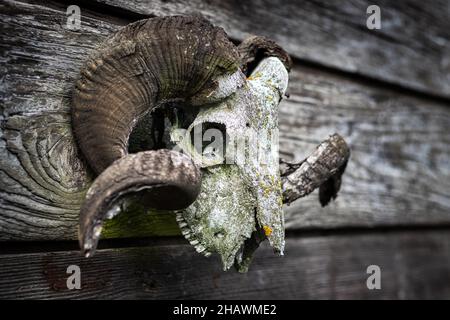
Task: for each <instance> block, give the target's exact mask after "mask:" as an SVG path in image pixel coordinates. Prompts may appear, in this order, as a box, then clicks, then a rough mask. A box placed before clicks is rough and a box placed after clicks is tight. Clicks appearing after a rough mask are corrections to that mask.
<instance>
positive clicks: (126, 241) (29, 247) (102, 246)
mask: <svg viewBox="0 0 450 320" xmlns="http://www.w3.org/2000/svg"><path fill="white" fill-rule="evenodd" d="M433 231H434V232H441V231H443V232H450V223H448V224H441V225H435V224H429V225H427V224H423V225H391V226H380V227H376V228H365V227H341V228H331V229H317V228H311V229H301V230H298V229H296V230H286V238H288V239H307V238H316V237H321V238H327V237H335V236H347V237H352V236H355V237H358V236H364V235H382V234H386V235H387V234H390V235H392V234H396V233H404V232H408V233H418V234H420V233H423V232H433ZM1 244H2V245H1V247H0V256H1V255H11V254H12V255H14V254H27V253H48V252H61V251H79V244H78V241H76V240H62V241H5V242H2V243H1ZM187 244H188V241H187V240H186V239H184V238H183V237H182V236H163V237H142V238H112V239H101V240H100V242H99V244H98V249H97V250H106V249H120V248H142V247H150V246H166V245H175V246H177V245H178V246H179V245H187Z"/></svg>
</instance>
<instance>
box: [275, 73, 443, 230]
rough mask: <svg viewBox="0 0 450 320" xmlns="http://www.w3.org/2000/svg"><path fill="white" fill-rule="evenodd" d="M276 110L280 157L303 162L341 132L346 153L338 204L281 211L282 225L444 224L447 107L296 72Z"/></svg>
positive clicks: (299, 204)
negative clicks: (330, 136)
mask: <svg viewBox="0 0 450 320" xmlns="http://www.w3.org/2000/svg"><path fill="white" fill-rule="evenodd" d="M289 91H290V98H289V99H287V100H286V101H284V104H282V105H281V106H280V131H281V137H280V152H281V156H282V157H285V158H288V159H291V160H292V159H293V160H298V161H300V160H302V159H304V158H305V157H306V156H307V155H309V154H310V153H311V152H312V151H313V150H314V148H315V146H316V145H317V144H319V143H320V141H321V140H322V139H323V138H324V137H326V136H327V135H328V134H330V133H333V132H338V133H339V134H341V135H342V136H343V137H344V138H345V139H346V141H347V143H348V144H349V145H350V150H351V156H350V161H349V163H348V166H347V170H346V173H345V174H344V178H343V184H342V187H341V191H340V193H339V196H338V198H337V201H334V202H332V203H331V204H330V205H329V206H328V207H325V208H320V209H319V208H318V206H317V201H318V194H317V192H314V194H312V195H311V196H309V197H307V198H304V199H300V200H298V201H296V202H294V204H292V205H291V206H289V207H287V208H286V216H287V228H298V227H311V228H329V227H332V228H334V227H344V226H377V225H396V224H400V225H404V224H416V223H418V224H430V223H436V224H439V223H448V218H449V217H450V140H449V139H450V136H449V134H448V128H449V126H450V113H449V111H450V109H449V108H448V105H444V104H438V103H433V102H430V101H427V100H424V99H419V98H413V97H410V96H408V95H404V94H398V93H396V92H395V91H392V90H389V89H387V88H385V87H376V86H368V85H365V84H360V83H358V82H356V81H353V80H347V79H344V78H342V77H339V76H335V75H332V74H329V73H328V74H327V73H323V72H318V71H315V70H313V69H311V68H305V67H299V66H297V67H296V68H295V69H294V72H292V73H291V75H290V86H289Z"/></svg>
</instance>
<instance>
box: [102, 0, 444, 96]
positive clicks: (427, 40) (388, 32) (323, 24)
mask: <svg viewBox="0 0 450 320" xmlns="http://www.w3.org/2000/svg"><path fill="white" fill-rule="evenodd" d="M96 2H98V3H103V4H107V5H108V6H111V7H114V8H121V9H125V10H127V11H129V12H133V13H139V14H142V15H157V16H159V15H167V14H192V13H200V14H202V15H204V16H205V17H207V18H208V19H210V20H211V21H212V22H213V23H215V24H218V25H221V26H223V27H224V28H225V29H226V30H227V32H228V34H229V35H230V36H231V37H233V38H235V39H237V40H243V39H244V38H246V37H247V36H249V35H250V34H257V35H262V36H267V37H269V38H272V39H274V40H275V41H276V42H277V43H279V44H280V45H281V46H283V47H284V48H285V49H286V50H287V51H288V52H289V53H290V54H291V55H292V56H294V57H297V58H301V59H304V60H307V61H311V62H314V63H318V64H321V65H325V66H329V67H332V68H336V69H339V70H343V71H346V72H351V73H355V74H361V75H365V76H368V77H370V78H374V79H380V80H383V81H387V82H392V83H395V84H398V85H401V86H404V87H408V88H413V89H416V90H420V91H424V92H428V93H431V94H436V95H440V96H445V97H450V58H449V57H450V3H449V2H448V1H445V0H442V1H433V3H432V4H429V3H426V2H420V1H414V0H404V1H395V2H393V1H388V0H378V1H375V2H374V1H368V0H346V1H338V2H330V1H325V0H310V1H297V0H288V1H272V0H264V1H259V0H250V1H245V2H242V1H237V0H234V1H222V0H210V1H202V0H194V1H186V0H171V1H164V0H156V1H155V0H143V1H142V0H140V1H137V0H131V1H120V0H96ZM373 4H377V5H378V6H380V8H381V29H380V30H369V29H368V28H367V27H366V19H367V17H368V15H367V14H366V9H367V7H368V6H369V5H373Z"/></svg>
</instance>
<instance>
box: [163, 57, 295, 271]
mask: <svg viewBox="0 0 450 320" xmlns="http://www.w3.org/2000/svg"><path fill="white" fill-rule="evenodd" d="M237 74H238V76H237V77H236V81H240V83H241V84H240V86H239V88H238V89H237V90H236V92H235V93H234V95H232V96H231V97H230V98H229V99H226V100H225V101H222V102H220V103H218V104H214V105H212V106H206V107H203V108H201V109H200V111H199V113H198V115H197V117H196V118H195V120H194V121H193V122H192V124H191V125H190V126H189V128H188V129H187V130H186V132H185V133H184V135H182V136H183V139H182V140H181V141H179V143H178V145H179V146H180V147H181V148H182V150H183V151H184V152H185V153H186V154H188V155H189V156H190V157H191V158H192V159H193V160H194V162H195V163H196V164H197V165H198V166H199V167H201V168H202V172H203V177H202V187H201V191H200V194H199V196H198V197H197V199H196V201H195V202H194V203H193V204H192V205H191V206H189V207H188V208H187V209H186V210H184V211H181V212H179V213H178V214H177V221H178V223H179V225H180V227H181V229H182V233H183V235H184V236H185V237H186V238H187V239H188V240H189V241H190V243H191V244H193V245H194V246H195V248H196V249H197V251H198V252H201V253H203V254H205V255H209V254H210V253H211V252H217V253H219V254H220V256H221V258H222V262H223V266H224V269H228V268H230V267H231V266H232V265H233V263H234V262H235V261H236V264H237V267H238V268H239V269H241V270H245V269H246V267H247V265H248V262H249V260H250V257H245V261H243V259H244V258H243V256H242V254H243V251H244V248H243V247H244V244H245V241H247V240H248V239H250V238H251V236H252V234H253V233H257V232H259V231H260V230H262V231H263V232H264V235H265V236H267V238H268V239H269V242H270V244H271V245H272V246H273V247H274V248H275V250H276V251H277V252H279V253H280V254H283V250H284V217H283V211H282V204H283V201H282V190H281V178H280V172H279V159H278V104H279V102H280V101H281V98H282V96H283V95H284V93H285V91H286V88H287V83H288V72H287V70H286V68H285V67H284V65H283V63H282V62H281V61H280V60H279V59H278V58H276V57H269V58H267V59H264V60H263V61H261V62H260V64H259V65H258V66H257V68H256V69H255V70H254V71H253V73H252V74H251V76H250V77H249V78H248V79H245V78H244V75H243V74H242V72H241V71H240V70H239V71H238V72H237ZM202 129H203V130H202ZM205 129H206V130H205ZM172 130H173V132H172V135H171V136H172V137H173V138H172V141H177V140H178V139H177V137H179V136H180V134H179V132H178V130H177V128H173V129H172ZM195 131H196V132H195ZM192 137H195V138H197V139H192ZM212 137H214V140H213V142H211V143H210V144H209V145H207V146H206V147H205V148H204V149H203V150H202V148H198V147H196V146H195V142H197V143H196V144H197V146H198V145H199V144H200V145H201V143H202V142H204V140H209V139H210V138H212ZM193 140H194V141H193ZM195 140H196V141H195ZM193 142H194V144H193ZM199 149H200V151H201V152H200V153H199V152H198V151H199Z"/></svg>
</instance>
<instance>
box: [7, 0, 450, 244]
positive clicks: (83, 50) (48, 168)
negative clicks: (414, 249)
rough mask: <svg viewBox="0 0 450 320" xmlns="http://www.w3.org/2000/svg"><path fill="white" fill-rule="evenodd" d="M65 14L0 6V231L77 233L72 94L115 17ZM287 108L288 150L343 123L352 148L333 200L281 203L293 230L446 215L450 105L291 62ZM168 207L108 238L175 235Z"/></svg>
mask: <svg viewBox="0 0 450 320" xmlns="http://www.w3.org/2000/svg"><path fill="white" fill-rule="evenodd" d="M64 17H65V12H62V11H61V10H60V9H57V8H56V9H51V8H48V7H43V6H39V5H34V4H26V3H20V2H10V1H8V2H4V3H3V4H2V5H1V21H2V22H3V28H2V30H1V31H0V32H1V38H2V41H1V43H0V46H1V58H0V59H1V63H2V68H4V70H5V77H4V80H3V82H2V84H1V85H2V90H1V95H2V96H1V99H2V101H4V105H3V106H2V109H1V117H2V118H1V119H0V121H1V126H0V137H1V139H0V155H1V156H0V240H49V239H75V238H76V236H77V223H78V212H79V206H80V204H81V202H82V200H83V197H84V192H85V191H86V188H87V187H88V186H89V184H90V181H91V176H90V175H89V173H88V172H87V171H86V166H85V164H84V163H83V161H82V160H80V158H79V155H78V151H77V149H76V146H75V143H74V141H73V137H72V135H71V130H70V117H69V110H70V94H71V89H72V86H73V83H74V81H75V79H76V77H77V73H78V69H79V67H80V65H81V64H82V62H83V61H84V59H85V58H86V56H87V55H88V54H89V52H91V51H92V50H93V49H94V48H95V46H96V45H97V44H98V43H99V42H100V41H101V40H103V39H104V38H105V37H106V36H107V35H108V34H110V33H111V32H113V31H114V30H116V29H117V28H118V25H117V24H115V23H110V22H105V21H103V20H99V19H98V18H96V17H89V16H85V17H84V18H83V28H82V29H81V30H80V31H76V32H74V31H69V30H66V29H64V23H62V22H63V21H64ZM289 91H290V94H291V96H290V98H289V99H287V100H285V101H283V102H282V104H281V106H280V127H281V146H280V148H281V154H282V156H283V157H285V158H289V159H296V160H300V159H302V158H304V157H306V156H307V155H308V153H309V152H310V151H312V150H313V148H314V146H315V144H318V143H319V142H320V141H321V140H323V139H324V138H325V137H326V136H327V135H328V134H331V133H333V132H338V133H340V134H341V135H343V136H344V137H345V138H346V139H347V140H348V142H349V143H350V145H351V148H352V157H351V160H350V163H349V167H348V170H347V174H346V176H345V177H344V183H343V186H342V192H341V195H340V196H339V198H338V201H336V202H335V203H333V204H331V205H330V206H329V207H327V208H324V209H321V208H320V206H319V205H318V201H317V196H316V195H312V196H310V197H308V198H306V199H300V200H299V201H297V202H296V203H295V204H293V205H291V206H290V207H289V208H287V210H286V222H287V228H288V229H302V228H336V227H347V226H369V227H374V226H383V225H399V224H400V225H405V224H440V223H448V222H449V221H450V210H449V209H450V197H449V190H450V179H449V178H450V165H449V164H450V144H449V136H448V128H449V126H450V109H449V108H448V104H444V103H442V102H433V101H431V100H426V99H422V98H415V97H409V96H407V95H405V94H400V93H398V92H396V91H392V90H389V89H387V88H385V87H377V86H374V85H370V84H368V83H358V82H357V81H355V80H351V79H347V78H345V77H343V76H341V75H336V74H333V73H327V72H324V71H317V70H316V69H313V68H308V67H302V66H299V65H296V66H295V67H294V70H293V72H292V73H291V75H290V86H289ZM176 234H179V231H178V227H177V225H176V223H175V220H174V217H173V216H172V215H167V214H164V213H152V214H143V212H142V210H140V209H139V208H137V209H136V208H135V210H134V211H133V212H131V213H130V214H128V215H119V216H118V217H117V220H113V221H112V222H110V223H109V225H108V226H107V228H106V230H105V233H104V235H105V236H106V237H128V236H141V237H142V236H152V235H158V236H159V235H176Z"/></svg>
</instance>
